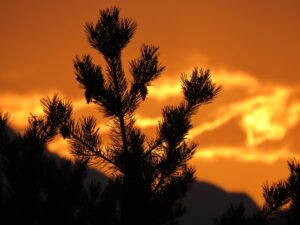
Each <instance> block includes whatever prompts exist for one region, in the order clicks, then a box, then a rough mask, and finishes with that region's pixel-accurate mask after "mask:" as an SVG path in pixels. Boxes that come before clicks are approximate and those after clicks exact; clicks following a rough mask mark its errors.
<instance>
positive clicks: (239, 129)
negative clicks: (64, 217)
mask: <svg viewBox="0 0 300 225" xmlns="http://www.w3.org/2000/svg"><path fill="white" fill-rule="evenodd" d="M112 6H119V7H120V9H121V16H122V17H130V18H132V19H134V20H136V21H137V23H138V29H137V32H136V34H135V36H134V38H133V40H132V42H131V43H130V44H129V45H128V47H127V48H126V49H125V51H124V53H123V58H124V65H125V67H127V65H128V64H127V62H128V61H129V60H130V59H132V58H135V57H137V56H138V55H139V49H140V47H141V45H142V44H143V43H145V44H155V45H157V46H160V53H161V54H160V59H161V62H162V64H163V65H165V66H166V70H165V73H164V74H163V75H162V77H161V78H160V79H159V80H157V81H156V82H153V86H152V87H151V88H150V94H149V98H148V100H147V101H145V102H144V103H143V104H142V105H141V109H139V110H138V115H137V118H138V121H139V124H140V126H141V127H143V129H144V131H145V132H146V133H147V134H149V135H150V136H151V135H153V134H154V131H155V126H156V124H157V120H158V119H159V116H160V112H161V109H162V107H163V106H164V105H166V104H175V103H177V102H179V101H180V98H181V97H182V95H181V92H180V83H179V78H180V75H181V74H182V73H190V72H191V71H192V69H193V68H194V67H195V66H198V67H203V68H205V69H208V68H209V69H211V74H212V78H213V80H214V81H215V82H216V83H218V84H219V85H221V86H222V87H223V90H222V92H221V94H220V95H219V96H218V97H217V99H216V100H215V101H214V102H213V103H212V104H210V105H207V106H204V107H202V108H201V109H200V110H199V113H198V114H197V115H196V116H195V117H194V119H193V122H194V128H193V129H192V130H191V132H190V134H189V137H190V138H191V139H193V140H194V141H195V142H197V143H198V144H199V146H198V152H197V153H196V156H195V158H194V159H193V160H192V162H191V163H192V164H193V165H194V166H195V167H196V169H197V177H198V178H199V179H202V180H205V181H209V182H212V183H214V184H217V185H220V186H221V187H223V188H224V189H225V190H227V191H243V192H246V193H247V194H249V195H250V196H251V197H253V198H254V199H255V200H256V201H257V202H259V203H261V200H262V198H261V186H262V185H263V184H264V183H265V182H266V181H267V180H269V181H270V182H271V181H275V180H277V179H279V178H283V177H286V176H287V173H288V171H287V165H286V160H287V159H289V158H291V157H298V158H299V155H300V147H299V145H300V141H299V132H300V91H299V86H300V85H299V84H300V67H299V52H300V41H299V40H300V29H299V27H300V2H299V1H296V0H295V1H291V0H286V1H276V0H269V1H268V0H265V1H260V0H257V1H254V0H252V1H241V0H236V1H228V0H226V1H212V0H207V1H200V0H197V1H196V0H195V1H174V0H173V1H167V0H166V1H153V0H152V1H147V2H146V1H138V0H134V1H104V0H102V1H101V0H97V1H96V0H89V1H83V0H81V1H79V0H72V1H71V0H65V1H59V0H51V1H38V0H1V2H0V27H1V36H0V49H1V51H0V110H1V111H8V112H10V114H11V121H10V122H11V125H12V126H14V127H17V128H21V129H22V128H24V126H26V122H27V121H26V120H27V117H28V115H29V113H30V112H32V113H36V114H39V113H41V108H40V106H39V99H40V98H42V97H46V96H47V95H49V96H51V95H53V94H54V93H60V94H61V95H62V96H64V97H66V98H69V99H71V100H72V101H73V103H74V106H75V110H76V113H77V115H83V114H87V113H93V114H95V113H97V109H96V107H95V106H92V105H91V106H90V105H89V106H88V107H87V105H86V104H85V100H84V99H83V95H82V94H83V93H82V90H80V89H79V88H78V84H77V83H76V81H75V76H74V69H73V63H72V61H73V59H74V57H75V56H76V55H82V54H86V53H91V54H92V55H93V56H94V60H95V61H96V62H98V63H101V64H102V66H103V67H104V65H103V59H102V58H101V56H99V55H98V54H97V52H96V51H95V50H93V49H91V48H90V47H89V45H88V43H87V40H86V35H85V32H84V25H85V23H86V22H88V21H95V20H96V19H97V17H98V12H99V9H103V8H106V7H112ZM99 126H100V127H101V129H102V130H103V133H104V136H105V133H106V130H107V128H106V127H105V121H103V119H102V118H101V117H100V116H99ZM62 146H65V144H64V143H63V142H62V141H61V140H56V142H54V143H52V144H51V145H50V148H51V149H52V150H53V151H56V152H57V151H59V153H60V154H62V155H66V154H67V152H63V151H62V149H65V148H62Z"/></svg>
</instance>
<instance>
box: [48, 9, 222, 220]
mask: <svg viewBox="0 0 300 225" xmlns="http://www.w3.org/2000/svg"><path fill="white" fill-rule="evenodd" d="M135 30H136V23H135V22H134V21H132V20H131V19H128V18H125V19H123V18H120V17H119V9H118V8H111V9H105V10H101V11H100V18H99V20H98V21H97V23H96V24H92V23H88V24H87V25H86V33H87V36H88V41H89V43H90V45H91V47H93V48H94V49H96V50H97V51H98V52H99V53H100V54H102V55H103V56H104V59H105V61H106V72H103V70H102V68H101V67H100V66H98V65H95V64H94V63H93V62H92V57H91V56H90V55H85V56H83V57H82V58H80V57H76V59H75V60H74V67H75V70H76V79H77V81H78V82H79V83H80V85H81V87H82V89H84V94H85V98H86V101H87V103H94V104H96V105H98V106H99V108H100V109H101V112H102V113H103V114H104V115H105V116H106V117H108V118H110V120H111V131H110V134H111V139H112V145H110V146H103V145H101V138H100V134H99V132H98V131H99V130H98V128H97V127H96V120H95V119H94V118H93V117H84V118H82V119H81V120H80V121H79V122H75V121H74V120H73V119H72V116H71V113H70V112H71V111H72V107H71V106H70V105H69V104H66V103H65V102H64V101H62V100H61V99H59V98H58V97H57V96H55V97H54V98H53V99H49V98H48V99H44V100H43V105H44V108H45V112H46V114H47V115H48V117H49V119H50V120H51V121H53V122H54V123H55V124H58V128H59V130H60V133H61V135H62V136H63V137H64V138H67V139H68V140H69V142H70V144H71V147H72V153H73V154H74V156H75V157H76V158H77V159H80V160H81V161H83V162H89V161H90V160H93V159H98V160H99V159H101V161H102V163H104V164H107V165H109V166H110V167H111V169H112V171H114V173H113V178H112V180H113V186H114V189H115V191H117V197H116V199H115V200H116V201H115V203H111V202H110V204H114V206H115V211H116V214H115V215H117V217H116V221H115V222H116V223H117V224H122V225H135V224H139V225H140V224H145V225H146V224H174V223H175V222H176V219H177V218H178V217H179V216H181V215H182V214H183V213H184V207H183V206H182V204H181V201H180V200H181V199H182V197H183V196H184V195H185V193H186V192H187V190H188V188H189V186H190V184H191V183H192V182H193V181H194V170H193V169H192V168H191V167H189V166H188V165H187V162H188V160H189V159H191V158H192V156H193V154H194V152H195V148H196V144H194V143H192V142H191V141H189V140H188V139H187V138H186V135H187V134H188V131H189V130H190V129H191V127H192V125H191V116H192V115H193V114H195V113H196V111H197V109H198V107H199V106H200V105H203V104H206V103H209V102H211V100H212V99H213V98H214V97H215V96H216V94H217V93H218V92H219V90H220V88H219V87H216V85H215V84H214V83H212V81H211V79H210V73H209V71H208V70H202V69H197V68H196V69H194V71H193V72H192V74H191V75H183V76H182V78H181V79H182V90H183V93H184V100H183V101H182V102H181V103H180V104H179V105H177V106H167V107H165V108H164V109H163V110H162V119H161V121H160V122H159V123H158V126H157V137H156V138H154V139H153V140H149V139H147V138H146V136H145V135H144V134H143V133H142V131H141V129H140V128H139V127H138V126H137V125H136V121H135V117H134V112H135V110H136V109H137V107H138V106H139V104H140V103H141V102H142V101H144V100H145V99H146V97H147V94H148V89H147V86H148V85H149V84H150V83H151V82H152V81H153V80H155V79H156V78H157V77H158V76H159V75H160V74H161V73H162V72H163V70H164V67H163V66H161V65H160V64H159V62H158V56H159V53H158V47H155V46H152V45H144V46H142V48H141V52H140V57H139V58H137V59H134V60H132V61H131V62H130V63H129V65H130V73H131V75H132V81H131V82H129V81H127V79H126V76H125V72H124V69H123V66H122V61H121V53H122V50H123V49H124V48H125V47H126V46H127V44H128V43H129V42H130V40H131V38H132V36H133V34H134V32H135ZM66 112H67V115H66V114H65V113H66ZM66 118H67V119H66Z"/></svg>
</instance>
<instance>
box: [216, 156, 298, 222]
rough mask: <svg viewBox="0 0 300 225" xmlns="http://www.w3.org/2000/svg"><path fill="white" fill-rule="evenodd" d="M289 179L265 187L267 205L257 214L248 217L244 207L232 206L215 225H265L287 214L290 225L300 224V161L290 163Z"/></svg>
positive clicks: (264, 194)
mask: <svg viewBox="0 0 300 225" xmlns="http://www.w3.org/2000/svg"><path fill="white" fill-rule="evenodd" d="M288 166H289V170H290V174H289V177H288V178H287V179H285V180H281V181H278V182H277V183H274V184H272V185H268V184H266V185H264V186H263V196H264V200H265V203H264V205H263V206H262V207H261V208H260V210H259V211H257V212H256V213H254V214H252V215H249V216H247V215H246V214H245V209H244V206H243V205H239V206H236V207H234V206H230V207H229V208H228V210H227V212H226V213H225V214H224V215H222V216H220V217H219V218H217V219H216V220H215V225H229V224H231V225H265V224H272V221H274V220H275V221H276V219H277V218H276V217H277V216H278V215H279V214H282V213H285V214H286V215H285V216H286V218H285V219H286V221H287V223H285V224H288V225H298V224H300V161H297V160H295V159H293V160H289V161H288Z"/></svg>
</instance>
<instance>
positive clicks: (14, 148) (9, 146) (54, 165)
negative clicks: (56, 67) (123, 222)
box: [0, 112, 113, 225]
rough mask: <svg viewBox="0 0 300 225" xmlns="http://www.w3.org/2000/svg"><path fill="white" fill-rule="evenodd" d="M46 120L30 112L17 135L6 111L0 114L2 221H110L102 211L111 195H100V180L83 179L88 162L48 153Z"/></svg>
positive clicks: (51, 128)
mask: <svg viewBox="0 0 300 225" xmlns="http://www.w3.org/2000/svg"><path fill="white" fill-rule="evenodd" d="M64 113H66V112H64ZM49 119H50V117H48V119H46V118H45V117H43V116H41V117H36V116H32V117H31V118H30V119H29V125H28V127H27V128H26V130H25V133H24V134H23V135H21V134H16V133H15V132H13V131H11V129H9V127H8V125H7V121H8V116H7V114H1V113H0V140H1V141H0V218H1V224H3V225H19V224H40V225H52V224H58V225H60V224H61V225H62V224H64V225H66V224H70V225H76V224H78V225H85V224H86V225H91V224H99V221H100V220H101V221H103V222H104V223H105V224H110V220H111V218H112V216H111V215H108V214H104V213H106V212H107V211H105V210H101V209H103V208H104V207H103V205H102V204H103V203H104V202H105V201H107V200H106V199H109V198H111V196H112V195H108V194H105V193H104V194H103V195H102V194H101V193H100V192H101V189H100V184H99V183H98V182H94V183H90V182H87V181H86V172H87V167H86V164H84V163H83V162H75V163H72V162H71V161H69V160H63V159H59V158H58V159H59V160H58V159H56V158H54V157H51V155H49V153H47V152H46V143H48V142H49V141H50V140H51V139H52V138H53V137H54V135H55V134H56V131H55V130H56V125H55V123H52V121H51V120H49ZM102 196H103V197H102ZM112 199H113V198H112ZM105 206H106V207H107V206H108V205H107V204H105ZM100 218H101V219H100Z"/></svg>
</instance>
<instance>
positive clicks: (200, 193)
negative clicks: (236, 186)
mask: <svg viewBox="0 0 300 225" xmlns="http://www.w3.org/2000/svg"><path fill="white" fill-rule="evenodd" d="M184 203H185V205H186V207H187V213H186V214H185V215H184V216H183V217H182V219H181V221H180V225H185V224H188V225H212V224H213V221H214V218H215V217H216V216H220V215H222V214H223V213H224V212H225V211H226V209H227V207H228V206H229V205H230V204H234V205H236V204H239V203H243V204H244V205H245V208H246V211H247V212H248V213H251V212H254V211H255V210H256V209H257V205H256V204H255V202H254V201H253V200H252V199H251V198H250V197H249V196H247V195H246V194H244V193H228V192H226V191H224V190H223V189H221V188H220V187H217V186H215V185H213V184H209V183H205V182H196V183H195V184H194V185H193V187H192V189H191V190H190V191H189V192H188V194H187V196H186V198H185V199H184Z"/></svg>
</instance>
